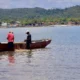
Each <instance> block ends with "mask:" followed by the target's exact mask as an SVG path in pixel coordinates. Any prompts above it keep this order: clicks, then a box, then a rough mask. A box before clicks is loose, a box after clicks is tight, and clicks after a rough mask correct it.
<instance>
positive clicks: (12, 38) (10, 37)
mask: <svg viewBox="0 0 80 80" xmlns="http://www.w3.org/2000/svg"><path fill="white" fill-rule="evenodd" d="M7 39H8V42H14V34H12V33H8V35H7Z"/></svg>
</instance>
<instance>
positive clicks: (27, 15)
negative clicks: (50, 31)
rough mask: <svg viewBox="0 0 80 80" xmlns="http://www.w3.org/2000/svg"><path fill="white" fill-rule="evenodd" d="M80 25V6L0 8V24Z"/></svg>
mask: <svg viewBox="0 0 80 80" xmlns="http://www.w3.org/2000/svg"><path fill="white" fill-rule="evenodd" d="M56 24H58V25H80V6H79V5H77V6H73V7H69V8H65V9H44V8H39V7H35V8H14V9H0V26H1V27H4V26H7V27H9V26H11V27H12V26H16V27H20V26H21V27H25V26H43V25H46V26H47V25H56Z"/></svg>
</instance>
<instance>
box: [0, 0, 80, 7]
mask: <svg viewBox="0 0 80 80" xmlns="http://www.w3.org/2000/svg"><path fill="white" fill-rule="evenodd" d="M75 5H80V0H0V8H33V7H41V8H46V9H51V8H66V7H71V6H75Z"/></svg>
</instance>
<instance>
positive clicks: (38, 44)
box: [0, 39, 51, 51]
mask: <svg viewBox="0 0 80 80" xmlns="http://www.w3.org/2000/svg"><path fill="white" fill-rule="evenodd" d="M50 42H51V39H43V40H33V41H32V43H31V47H30V49H38V48H45V47H46V46H47V45H48V44H50ZM15 49H18V50H19V49H26V42H14V49H9V48H8V43H7V42H1V43H0V51H14V50H15Z"/></svg>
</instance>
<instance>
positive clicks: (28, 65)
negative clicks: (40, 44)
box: [0, 26, 80, 80]
mask: <svg viewBox="0 0 80 80" xmlns="http://www.w3.org/2000/svg"><path fill="white" fill-rule="evenodd" d="M27 30H29V31H30V32H31V34H32V39H33V40H36V39H37V40H38V39H45V38H46V39H47V38H50V39H52V42H51V44H49V45H48V46H47V47H46V48H44V49H36V50H32V51H15V52H0V80H80V26H78V27H77V26H74V27H60V26H59V27H47V28H46V27H41V28H40V27H38V28H36V27H35V28H8V29H0V42H5V41H7V40H6V35H7V33H8V32H9V31H13V32H14V34H15V41H16V42H17V41H18V42H19V41H24V39H25V38H26V34H25V32H26V31H27Z"/></svg>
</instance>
